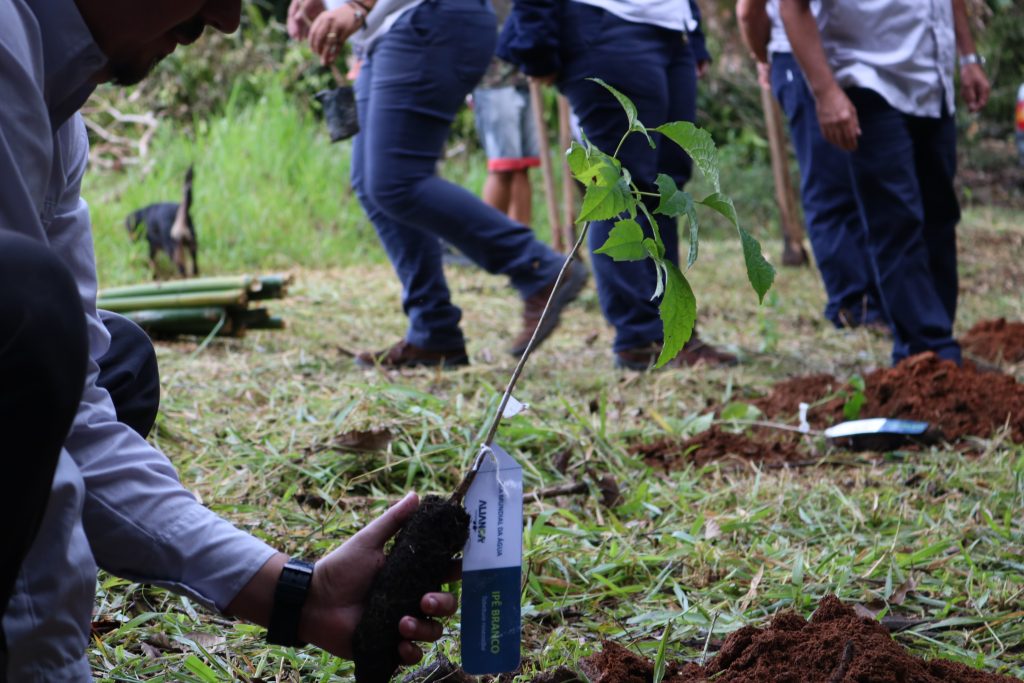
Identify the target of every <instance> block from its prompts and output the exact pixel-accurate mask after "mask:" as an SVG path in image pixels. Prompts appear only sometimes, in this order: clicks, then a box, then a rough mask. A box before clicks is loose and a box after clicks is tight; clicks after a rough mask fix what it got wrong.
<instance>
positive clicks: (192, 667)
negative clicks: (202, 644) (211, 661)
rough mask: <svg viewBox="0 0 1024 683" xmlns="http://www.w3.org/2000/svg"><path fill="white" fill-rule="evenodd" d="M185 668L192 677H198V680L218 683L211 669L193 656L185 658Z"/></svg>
mask: <svg viewBox="0 0 1024 683" xmlns="http://www.w3.org/2000/svg"><path fill="white" fill-rule="evenodd" d="M184 664H185V668H186V669H188V670H189V672H191V673H192V674H193V675H195V676H198V677H199V679H200V680H202V681H205V682H206V683H218V680H219V679H218V678H217V674H216V672H215V671H214V670H213V669H211V668H210V667H209V666H207V665H206V663H205V662H204V661H203V660H201V659H199V657H196V656H195V655H189V656H188V657H186V658H185V662H184Z"/></svg>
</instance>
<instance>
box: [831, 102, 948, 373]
mask: <svg viewBox="0 0 1024 683" xmlns="http://www.w3.org/2000/svg"><path fill="white" fill-rule="evenodd" d="M847 94H848V95H849V97H850V100H851V101H852V102H853V105H854V106H855V107H856V108H857V117H858V119H859V120H860V127H861V131H862V134H861V137H860V139H859V140H858V142H857V149H856V151H854V152H853V153H852V154H851V155H850V167H851V168H852V169H853V180H854V189H855V191H856V197H857V203H858V205H859V207H860V210H861V213H862V216H863V220H864V224H865V226H866V228H867V249H868V256H869V257H870V259H871V262H872V267H873V269H874V275H875V278H876V282H877V286H878V291H879V292H880V294H881V299H882V304H883V307H884V310H885V314H886V316H887V317H888V319H889V323H890V327H892V330H893V350H892V360H893V363H898V362H899V361H900V360H902V359H904V358H906V357H907V356H909V355H912V354H915V353H921V352H922V351H934V352H935V353H936V354H937V355H938V356H940V357H942V358H947V359H949V360H953V361H956V362H957V363H959V362H960V360H961V358H960V346H959V345H958V344H957V342H956V340H955V339H954V338H953V321H954V320H955V318H956V304H957V295H958V281H957V269H956V268H957V266H956V224H957V223H958V222H959V220H960V205H959V203H958V202H957V198H956V192H955V191H954V189H953V178H954V176H955V175H956V124H955V122H954V119H953V116H952V115H950V114H944V115H943V116H941V117H939V118H926V117H920V116H910V115H908V114H904V113H902V112H900V111H897V110H896V109H894V108H893V107H891V106H890V105H889V104H888V102H886V101H885V99H883V98H882V96H881V95H879V94H878V93H876V92H874V91H872V90H867V89H864V88H850V89H848V90H847Z"/></svg>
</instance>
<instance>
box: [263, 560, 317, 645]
mask: <svg viewBox="0 0 1024 683" xmlns="http://www.w3.org/2000/svg"><path fill="white" fill-rule="evenodd" d="M312 580H313V565H311V564H310V563H308V562H303V561H302V560H288V563H287V564H285V566H284V567H283V568H282V569H281V578H279V579H278V580H277V588H275V589H274V606H273V607H272V608H271V610H270V625H269V626H268V627H267V642H268V643H273V644H274V645H287V646H288V647H302V646H303V645H305V643H304V642H302V641H301V640H299V619H300V617H301V616H302V605H304V604H305V602H306V594H307V593H309V584H310V583H311V582H312Z"/></svg>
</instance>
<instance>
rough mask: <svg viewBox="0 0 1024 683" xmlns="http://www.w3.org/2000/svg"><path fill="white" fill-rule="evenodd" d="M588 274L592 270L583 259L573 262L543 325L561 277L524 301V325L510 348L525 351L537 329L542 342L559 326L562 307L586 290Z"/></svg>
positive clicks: (516, 352)
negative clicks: (548, 306)
mask: <svg viewBox="0 0 1024 683" xmlns="http://www.w3.org/2000/svg"><path fill="white" fill-rule="evenodd" d="M588 277H590V273H589V272H588V271H587V267H586V266H585V265H583V263H582V262H580V261H573V262H572V263H570V264H569V268H568V270H567V271H566V272H565V281H564V282H563V283H562V286H561V287H560V288H559V290H558V292H557V293H556V294H555V297H554V299H552V300H551V308H550V309H549V310H548V315H547V318H545V319H544V324H543V325H541V324H540V316H541V313H543V312H544V306H545V305H546V304H547V302H548V297H550V296H551V291H552V290H553V289H554V288H555V282H556V281H557V279H558V278H557V277H556V278H555V280H552V281H551V284H549V285H547V286H546V287H544V288H543V289H541V290H540V291H539V292H537V293H536V294H533V295H531V296H530V297H528V298H527V299H526V300H525V301H524V302H523V329H522V330H521V331H520V332H519V334H518V335H517V336H516V338H515V339H513V340H512V345H511V346H510V347H509V349H508V352H509V353H510V354H512V355H513V356H521V355H523V352H524V351H526V346H527V345H528V344H529V343H530V339H531V338H532V337H533V333H534V330H536V331H537V346H540V343H541V342H542V341H544V340H545V339H547V338H548V336H550V335H551V333H552V332H554V331H555V328H556V327H558V323H559V320H560V318H561V315H562V309H564V308H565V307H566V306H568V305H569V304H570V303H572V302H573V301H575V300H576V297H578V296H579V295H580V292H581V291H583V286H584V285H586V284H587V278H588ZM538 326H539V327H538Z"/></svg>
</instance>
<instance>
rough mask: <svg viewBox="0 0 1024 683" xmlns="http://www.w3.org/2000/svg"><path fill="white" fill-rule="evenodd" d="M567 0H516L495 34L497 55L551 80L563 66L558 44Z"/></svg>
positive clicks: (541, 78) (528, 72) (539, 76)
mask: <svg viewBox="0 0 1024 683" xmlns="http://www.w3.org/2000/svg"><path fill="white" fill-rule="evenodd" d="M567 1H568V0H516V1H515V2H514V3H513V5H512V13H511V14H510V15H509V18H508V21H506V22H505V26H504V28H503V29H502V31H501V35H500V36H499V37H498V49H497V52H496V54H497V55H498V57H500V58H501V59H503V60H505V61H506V62H508V63H509V64H515V65H516V66H518V67H519V68H520V69H521V70H522V72H523V73H525V74H526V75H527V76H532V77H534V78H537V79H539V80H543V81H548V82H551V81H554V80H555V78H556V77H557V75H558V73H559V72H560V71H561V70H562V60H561V56H560V54H559V45H560V33H561V23H562V12H563V5H564V4H565V3H566V2H567Z"/></svg>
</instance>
